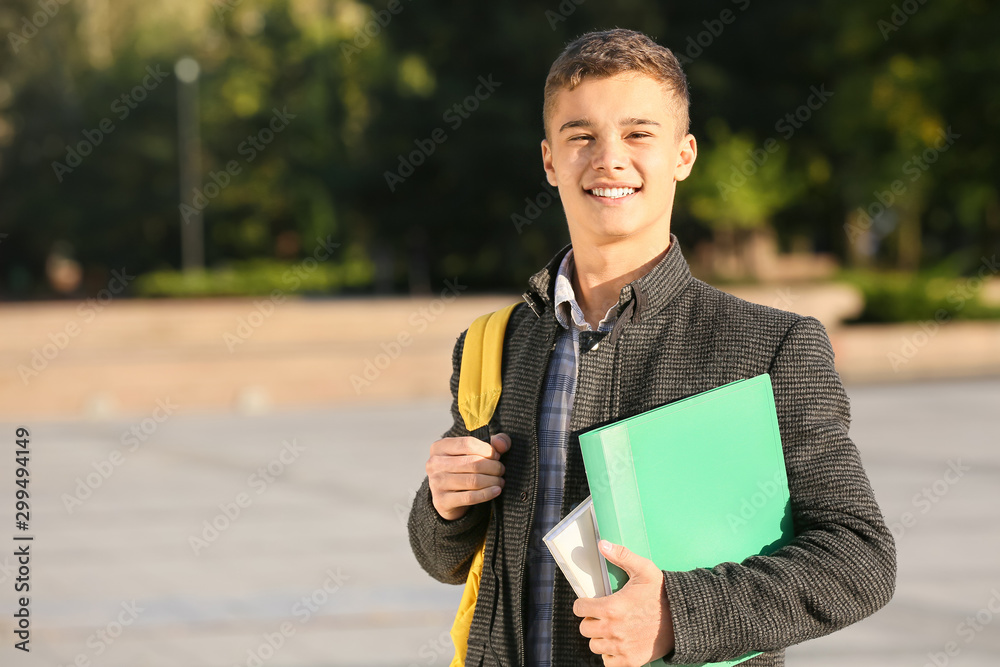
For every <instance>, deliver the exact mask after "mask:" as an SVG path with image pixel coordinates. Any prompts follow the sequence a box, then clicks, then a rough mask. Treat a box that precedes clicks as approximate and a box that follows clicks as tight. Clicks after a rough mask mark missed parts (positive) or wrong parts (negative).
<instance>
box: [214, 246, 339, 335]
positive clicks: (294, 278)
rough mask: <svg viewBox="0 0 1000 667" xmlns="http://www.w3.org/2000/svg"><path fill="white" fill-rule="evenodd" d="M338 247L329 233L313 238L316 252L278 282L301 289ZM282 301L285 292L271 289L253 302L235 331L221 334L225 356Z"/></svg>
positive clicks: (284, 274)
mask: <svg viewBox="0 0 1000 667" xmlns="http://www.w3.org/2000/svg"><path fill="white" fill-rule="evenodd" d="M339 247H340V244H339V243H335V242H334V241H333V237H332V235H331V234H327V235H326V238H325V239H323V238H321V237H319V236H317V237H316V249H315V250H313V253H312V256H310V257H306V258H305V259H303V260H302V261H300V262H296V263H295V264H294V265H293V266H292V267H291V268H289V269H286V270H285V272H284V273H282V274H281V282H282V283H283V284H284V285H286V286H287V288H288V289H290V290H292V291H294V290H297V289H298V288H299V287H301V286H302V282H303V281H304V280H307V279H308V278H309V276H310V275H312V274H313V273H314V272H315V271H316V269H318V268H319V265H320V262H325V261H327V260H329V259H330V258H331V257H332V256H333V251H334V250H336V249H337V248H339ZM285 301H287V298H286V297H285V290H283V289H281V288H275V289H273V290H271V294H270V295H269V297H268V298H267V299H260V300H257V299H255V300H254V302H253V309H252V310H251V311H250V313H249V314H248V315H247V316H246V317H241V318H239V319H238V320H236V328H235V329H234V330H232V331H225V332H223V334H222V341H223V342H224V343H225V344H226V348H227V349H228V350H229V353H230V354H232V353H233V352H235V351H236V348H237V347H239V346H240V345H242V344H243V343H245V342H246V341H248V340H249V339H250V337H251V336H252V335H253V334H254V333H255V332H256V331H257V330H258V329H260V327H261V326H262V325H263V324H264V322H266V321H267V320H269V319H270V318H271V316H272V315H274V311H275V309H276V308H277V306H278V305H280V304H282V303H285Z"/></svg>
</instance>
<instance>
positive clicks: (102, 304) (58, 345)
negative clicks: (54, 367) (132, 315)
mask: <svg viewBox="0 0 1000 667" xmlns="http://www.w3.org/2000/svg"><path fill="white" fill-rule="evenodd" d="M133 280H135V276H131V275H129V274H128V273H126V271H125V267H124V266H123V267H122V269H121V271H118V270H112V271H111V280H109V281H108V286H107V287H105V288H103V289H101V290H100V291H99V292H97V294H96V295H95V296H93V297H88V298H87V299H86V300H85V301H83V302H82V303H80V304H79V305H77V307H76V312H77V314H78V315H79V316H80V317H81V318H83V323H82V325H81V323H79V322H77V321H76V320H75V319H74V320H70V321H68V322H67V323H66V324H65V325H64V326H63V328H62V329H60V330H59V331H54V332H51V333H49V335H48V339H49V342H48V343H44V344H43V345H42V346H41V347H35V348H32V350H31V361H30V362H29V365H27V366H26V365H25V364H18V365H17V374H18V377H20V378H21V382H22V383H23V384H24V386H26V387H27V386H28V384H29V383H30V382H31V380H32V379H33V378H36V377H38V376H39V375H40V374H41V373H42V371H44V370H45V369H46V368H48V367H49V364H51V363H52V362H53V361H55V359H56V357H58V356H59V354H60V353H61V352H62V351H63V350H65V349H66V348H67V347H68V346H69V344H70V341H71V340H72V339H74V338H76V337H77V336H79V335H80V332H82V331H83V328H84V326H85V325H87V324H90V323H91V322H93V321H94V320H95V319H96V318H97V316H98V315H99V314H100V313H101V312H103V311H104V309H105V308H107V307H108V304H110V303H111V301H113V300H114V298H115V297H116V296H118V295H119V294H121V293H122V292H124V291H125V287H126V286H127V285H128V284H129V283H130V282H131V281H133Z"/></svg>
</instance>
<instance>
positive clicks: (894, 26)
mask: <svg viewBox="0 0 1000 667" xmlns="http://www.w3.org/2000/svg"><path fill="white" fill-rule="evenodd" d="M926 3H927V0H903V2H901V3H900V4H898V5H897V4H893V5H892V13H890V14H889V19H888V20H886V19H879V20H878V21H876V22H875V27H877V28H878V31H879V32H880V33H881V34H882V39H883V41H886V42H888V41H889V37H890V36H891V35H892V33H894V32H896V31H897V30H899V29H900V28H902V27H903V26H904V25H906V22H907V21H909V20H910V17H911V16H913V15H914V14H916V13H917V11H918V10H919V9H920V8H921V7H922V6H923V5H924V4H926Z"/></svg>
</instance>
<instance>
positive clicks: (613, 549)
mask: <svg viewBox="0 0 1000 667" xmlns="http://www.w3.org/2000/svg"><path fill="white" fill-rule="evenodd" d="M597 546H598V547H600V550H601V554H602V555H603V556H604V557H605V558H607V559H608V560H609V561H610V562H612V563H614V564H615V565H617V566H618V567H620V568H621V569H623V570H625V573H626V574H628V579H629V581H630V582H631V581H633V580H635V581H636V582H638V581H644V580H645V577H644V575H645V574H646V573H647V572H648V571H649V569H650V566H652V567H653V568H656V571H657V572H659V571H660V569H659V568H658V567H656V564H655V563H653V561H651V560H649V559H648V558H643V557H642V556H639V555H638V554H634V553H632V552H631V551H629V550H628V549H626V548H625V546H624V545H622V544H612V543H611V542H608V541H607V540H601V541H600V542H599V543H598V545H597Z"/></svg>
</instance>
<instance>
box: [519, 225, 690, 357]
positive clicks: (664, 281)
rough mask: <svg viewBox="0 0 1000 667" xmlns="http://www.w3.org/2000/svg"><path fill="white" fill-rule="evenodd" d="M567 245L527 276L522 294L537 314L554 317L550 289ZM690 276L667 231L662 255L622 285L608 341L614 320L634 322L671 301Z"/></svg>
mask: <svg viewBox="0 0 1000 667" xmlns="http://www.w3.org/2000/svg"><path fill="white" fill-rule="evenodd" d="M571 247H572V246H570V245H567V246H566V247H564V248H563V249H562V250H560V251H559V252H557V253H556V255H555V257H553V258H552V259H551V260H549V263H548V264H546V265H545V268H544V269H542V270H541V271H539V272H538V273H536V274H535V275H533V276H531V278H529V279H528V290H527V291H526V292H525V293H524V294H523V295H522V298H523V299H524V300H525V302H526V303H527V304H528V307H529V308H531V310H532V312H534V313H535V315H536V316H537V317H541V316H542V314H543V313H544V312H545V311H549V313H550V316H552V317H555V311H554V310H553V294H552V292H553V288H554V285H555V279H556V275H557V274H558V273H559V264H560V263H561V262H562V259H563V257H565V256H566V253H567V252H569V249H570V248H571ZM692 280H693V278H692V276H691V270H690V269H689V268H688V264H687V261H686V260H685V259H684V255H683V254H682V253H681V245H680V242H679V241H678V240H677V237H676V236H674V235H673V234H671V235H670V249H669V250H667V254H666V255H664V256H663V259H661V260H660V261H659V263H657V265H656V266H654V267H653V268H652V269H651V270H650V271H649V272H648V273H647V274H646V275H644V276H642V277H640V278H637V279H636V280H633V281H632V282H630V283H629V284H628V285H625V286H624V287H622V289H621V293H620V295H619V298H618V322H617V323H616V325H615V328H614V330H613V331H612V334H611V335H612V342H613V340H614V339H617V337H618V332H619V331H620V328H619V326H618V324H621V323H623V322H626V321H630V322H633V323H637V322H639V321H640V320H641V319H642V318H644V317H649V316H652V315H655V314H656V313H658V312H659V311H660V310H662V309H663V308H665V307H666V306H667V305H668V304H669V303H670V302H671V301H673V300H674V298H675V297H676V296H677V295H678V294H680V293H681V292H682V291H683V290H684V288H686V287H687V286H688V284H689V283H690V282H691V281H692Z"/></svg>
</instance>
